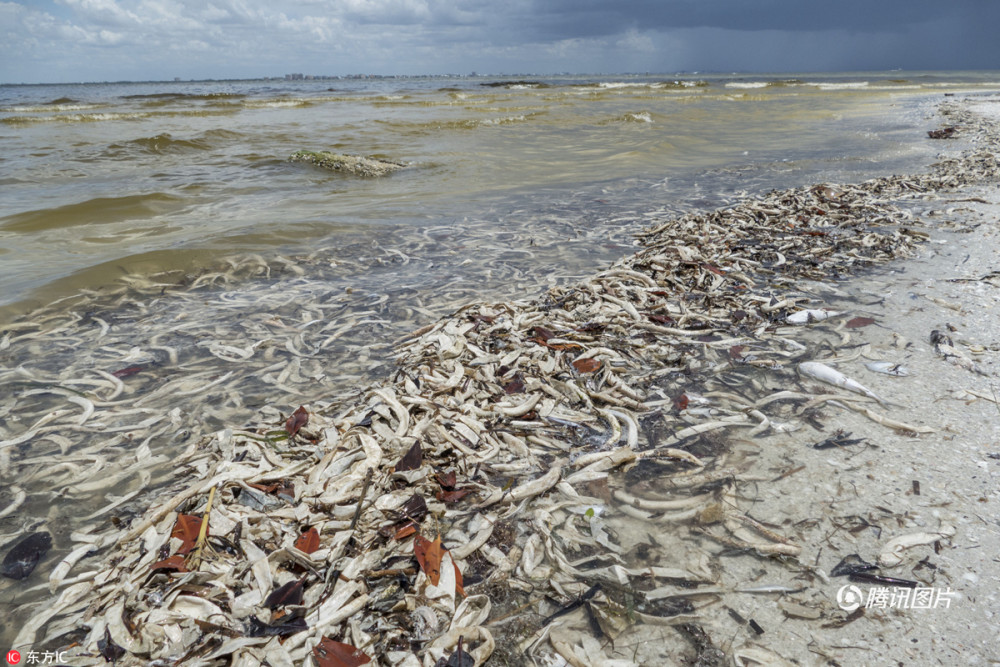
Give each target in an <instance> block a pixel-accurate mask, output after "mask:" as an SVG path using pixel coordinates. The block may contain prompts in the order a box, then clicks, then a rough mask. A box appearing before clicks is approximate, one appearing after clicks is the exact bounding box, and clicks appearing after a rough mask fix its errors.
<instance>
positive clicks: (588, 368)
mask: <svg viewBox="0 0 1000 667" xmlns="http://www.w3.org/2000/svg"><path fill="white" fill-rule="evenodd" d="M600 367H601V362H600V361H598V360H597V359H593V358H591V359H577V360H576V361H574V362H573V368H575V369H576V370H577V372H578V373H593V372H594V371H596V370H597V369H599V368H600Z"/></svg>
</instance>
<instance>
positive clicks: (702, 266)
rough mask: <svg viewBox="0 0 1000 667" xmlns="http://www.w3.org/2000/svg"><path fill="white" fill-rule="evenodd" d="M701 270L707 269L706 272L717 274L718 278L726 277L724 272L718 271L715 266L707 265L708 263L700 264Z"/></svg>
mask: <svg viewBox="0 0 1000 667" xmlns="http://www.w3.org/2000/svg"><path fill="white" fill-rule="evenodd" d="M701 268H703V269H708V270H709V271H711V272H712V273H714V274H717V275H720V276H724V275H726V274H725V272H724V271H722V270H720V269H719V268H718V267H716V266H712V265H711V264H709V263H708V262H702V264H701Z"/></svg>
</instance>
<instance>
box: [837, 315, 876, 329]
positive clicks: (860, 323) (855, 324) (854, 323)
mask: <svg viewBox="0 0 1000 667" xmlns="http://www.w3.org/2000/svg"><path fill="white" fill-rule="evenodd" d="M869 324H875V320H874V319H873V318H871V317H855V318H854V319H852V320H847V323H846V324H845V325H844V326H845V327H847V328H848V329H858V328H860V327H866V326H868V325H869Z"/></svg>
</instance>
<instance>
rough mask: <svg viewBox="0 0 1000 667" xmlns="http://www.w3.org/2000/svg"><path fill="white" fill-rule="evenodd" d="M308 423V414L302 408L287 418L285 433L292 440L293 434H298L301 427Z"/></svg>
mask: <svg viewBox="0 0 1000 667" xmlns="http://www.w3.org/2000/svg"><path fill="white" fill-rule="evenodd" d="M308 423H309V412H308V411H307V410H306V409H305V408H304V407H303V406H301V405H300V406H299V408H298V409H297V410H296V411H295V412H293V413H292V416H291V417H289V418H288V421H286V422H285V431H287V432H288V437H289V438H294V437H295V434H296V433H298V432H299V429H301V428H302V427H303V426H305V425H306V424H308Z"/></svg>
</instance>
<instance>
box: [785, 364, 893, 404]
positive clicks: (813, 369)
mask: <svg viewBox="0 0 1000 667" xmlns="http://www.w3.org/2000/svg"><path fill="white" fill-rule="evenodd" d="M799 372H800V373H802V374H803V375H808V376H809V377H811V378H815V379H817V380H820V381H821V382H826V383H827V384H832V385H833V386H835V387H843V388H844V389H847V390H849V391H853V392H856V393H858V394H864V395H865V396H867V397H869V398H874V399H875V400H876V401H878V402H879V403H881V404H883V405H887V402H886V400H885V399H883V398H882V397H881V396H879V395H878V394H876V393H875V392H873V391H872V390H871V389H869V388H868V387H865V386H864V385H862V384H861V383H860V382H858V381H857V380H852V379H851V378H849V377H847V376H846V375H844V374H843V373H841V372H840V371H838V370H836V369H833V368H830V367H829V366H827V365H826V364H821V363H820V362H818V361H804V362H802V363H801V364H799Z"/></svg>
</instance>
